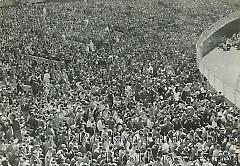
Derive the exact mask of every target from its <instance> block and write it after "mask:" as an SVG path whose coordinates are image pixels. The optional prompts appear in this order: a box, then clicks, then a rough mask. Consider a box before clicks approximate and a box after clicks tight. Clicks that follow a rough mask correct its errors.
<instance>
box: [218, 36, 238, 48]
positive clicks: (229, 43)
mask: <svg viewBox="0 0 240 166" xmlns="http://www.w3.org/2000/svg"><path fill="white" fill-rule="evenodd" d="M222 40H223V41H222V42H221V43H220V45H219V47H220V48H221V49H223V50H224V51H229V50H230V49H231V48H236V49H237V50H240V33H235V34H233V36H232V37H231V38H226V37H223V39H222Z"/></svg>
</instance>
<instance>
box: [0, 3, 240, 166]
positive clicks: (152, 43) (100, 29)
mask: <svg viewBox="0 0 240 166" xmlns="http://www.w3.org/2000/svg"><path fill="white" fill-rule="evenodd" d="M106 2H108V3H106ZM106 2H104V1H100V2H98V1H94V2H92V3H90V2H85V3H82V2H81V3H79V2H76V3H65V4H60V3H47V4H44V3H41V4H34V5H25V6H17V7H12V8H2V9H1V10H0V15H1V17H0V25H1V28H0V35H1V37H0V46H1V49H0V69H1V70H0V80H1V88H0V165H2V166H180V165H181V166H191V165H194V166H224V165H225V166H239V163H240V125H239V122H240V114H239V113H240V111H239V109H238V108H237V107H236V106H231V107H230V106H228V105H227V104H226V103H225V102H224V100H223V96H222V95H221V93H214V92H211V91H209V90H207V89H206V87H205V83H201V81H200V79H199V74H198V70H197V67H196V65H195V63H196V62H195V55H194V52H195V50H194V48H195V47H194V43H195V42H196V40H197V37H198V36H199V35H200V32H201V31H202V30H203V29H202V28H204V26H205V27H207V26H208V25H209V24H211V23H213V22H214V21H216V20H217V19H218V18H213V14H212V12H217V11H214V10H208V9H209V8H211V7H212V8H214V7H215V6H214V7H213V6H211V5H210V6H209V8H206V7H203V8H202V9H203V11H201V10H200V9H201V8H200V6H199V5H197V7H195V8H194V7H193V4H192V5H191V8H190V9H191V16H190V17H189V15H190V12H188V11H189V10H188V9H187V8H186V9H184V10H183V11H182V10H180V9H181V4H178V3H177V2H175V1H174V2H173V3H167V2H165V1H146V0H139V1H106ZM200 2H202V0H199V1H196V2H194V3H200ZM191 3H193V2H191ZM186 5H187V4H186ZM218 5H219V6H220V7H219V6H218ZM218 5H217V6H216V7H215V8H214V9H216V10H217V9H218V10H222V7H226V6H224V5H221V4H219V3H218ZM199 8H200V9H199ZM229 8H230V7H229ZM200 11H201V12H202V13H198V12H200ZM222 11H223V12H222ZM222 11H221V13H223V14H224V12H229V11H231V10H230V9H229V10H222ZM186 13H187V14H186ZM185 14H186V15H185ZM204 14H205V15H204ZM225 14H227V13H225ZM199 15H200V16H201V17H200V16H199ZM216 15H217V14H216ZM218 16H219V15H218ZM186 17H189V18H187V19H185V18H186ZM203 17H204V18H203ZM192 18H194V19H193V20H197V21H198V22H194V21H192V22H185V21H189V20H191V19H192ZM180 19H181V20H180ZM179 20H180V21H179ZM209 22H210V23H209Z"/></svg>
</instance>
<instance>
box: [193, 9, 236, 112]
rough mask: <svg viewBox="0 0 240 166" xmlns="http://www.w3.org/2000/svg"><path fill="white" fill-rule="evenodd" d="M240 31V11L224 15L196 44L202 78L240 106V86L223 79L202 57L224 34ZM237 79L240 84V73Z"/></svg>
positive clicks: (197, 59) (212, 88)
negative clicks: (232, 84)
mask: <svg viewBox="0 0 240 166" xmlns="http://www.w3.org/2000/svg"><path fill="white" fill-rule="evenodd" d="M239 31H240V11H239V12H235V13H232V14H230V15H229V16H227V17H224V18H223V19H221V20H220V21H218V22H217V23H215V24H213V25H212V26H211V27H209V28H208V29H207V30H205V31H204V32H203V33H202V34H201V36H200V38H199V40H198V42H197V44H196V56H197V57H196V61H197V67H198V69H199V71H200V74H201V78H202V80H204V81H206V83H207V85H208V88H209V89H211V90H214V91H217V92H221V93H222V94H223V95H224V96H225V99H226V101H227V102H228V103H232V104H234V105H237V106H238V107H240V89H239V87H232V86H230V85H229V84H228V83H226V82H224V81H223V80H221V79H220V78H219V77H218V76H217V75H216V74H215V72H214V70H213V69H212V68H211V67H210V66H207V65H206V64H204V62H203V61H202V58H203V57H204V56H205V55H207V54H208V53H209V52H211V51H212V50H213V49H214V48H216V47H217V46H218V44H219V43H220V42H221V40H222V36H223V35H224V36H226V37H230V36H232V35H233V34H234V33H238V32H239ZM204 78H206V79H207V80H205V79H204ZM237 80H238V82H237V85H239V83H240V82H239V81H240V73H239V76H238V79H237Z"/></svg>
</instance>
